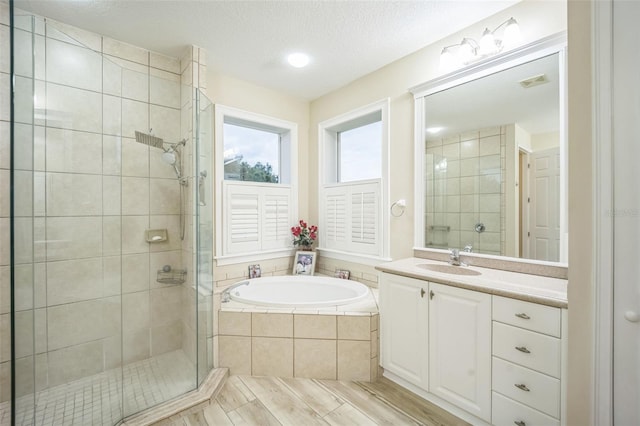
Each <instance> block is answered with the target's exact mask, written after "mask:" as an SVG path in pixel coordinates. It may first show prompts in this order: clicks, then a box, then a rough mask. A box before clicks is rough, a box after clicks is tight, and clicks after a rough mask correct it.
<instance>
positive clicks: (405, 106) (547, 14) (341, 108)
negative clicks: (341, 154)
mask: <svg viewBox="0 0 640 426" xmlns="http://www.w3.org/2000/svg"><path fill="white" fill-rule="evenodd" d="M511 16H513V17H515V18H516V19H517V20H518V22H519V23H520V25H521V28H522V36H523V43H527V42H530V41H534V40H536V39H539V38H541V37H544V36H547V35H551V34H555V33H558V32H560V31H564V30H565V29H566V8H565V4H564V2H547V1H545V2H540V1H524V2H521V3H519V4H517V5H515V6H513V7H511V8H509V9H507V10H505V11H502V12H500V13H498V14H496V15H494V16H492V17H491V18H489V19H487V20H485V21H482V22H480V23H477V24H475V25H472V26H470V27H468V28H466V29H465V30H463V31H461V32H458V33H455V34H454V35H452V36H450V37H447V38H446V39H443V40H441V41H440V42H437V43H435V44H433V45H430V46H427V47H425V48H424V49H422V50H420V51H418V52H416V53H413V54H411V55H409V56H406V57H405V58H402V59H400V60H398V61H396V62H393V63H391V64H389V65H387V66H385V67H383V68H381V69H380V70H378V71H375V72H373V73H371V74H369V75H367V76H365V77H363V78H361V79H359V80H356V81H354V82H353V83H351V84H349V85H348V86H345V87H343V88H341V89H338V90H336V91H334V92H332V93H329V94H327V95H325V96H323V97H321V98H318V99H316V100H314V101H313V102H312V103H311V116H310V126H311V127H310V128H311V133H310V135H309V152H310V153H311V157H312V158H314V159H315V156H316V155H315V154H316V153H317V152H318V136H317V132H316V131H314V129H317V125H318V123H320V122H322V121H324V120H327V119H329V118H331V117H334V116H337V115H339V114H342V113H345V112H348V111H350V110H352V109H355V108H358V107H361V106H363V105H367V104H369V103H372V102H375V101H378V100H380V99H385V98H390V100H391V118H390V121H391V123H390V128H391V143H390V145H391V149H390V151H391V156H390V162H391V170H393V173H392V176H391V182H390V188H391V194H390V198H389V200H390V201H394V200H397V199H400V198H404V199H406V200H407V207H408V208H407V210H406V213H405V214H404V215H403V216H401V217H399V218H392V220H391V257H392V258H394V259H399V258H402V257H408V256H411V255H412V253H413V251H412V249H413V235H414V229H413V222H414V215H413V207H414V203H415V200H414V195H413V182H414V172H413V161H414V160H413V158H414V155H413V146H414V134H413V133H414V132H413V123H414V120H413V110H414V108H413V96H412V95H411V94H410V93H409V92H408V91H407V89H408V88H409V87H412V86H415V85H418V84H420V83H423V82H425V81H427V80H430V79H433V78H435V77H438V75H439V74H440V72H439V56H440V51H441V50H442V47H443V46H446V45H449V44H454V43H459V42H460V40H461V39H462V38H463V37H464V36H472V37H477V36H478V35H479V34H482V31H483V30H484V28H485V27H490V28H494V27H496V26H497V25H499V24H500V23H501V22H503V21H505V20H506V19H508V18H509V17H511ZM309 172H310V173H309V212H310V220H311V221H312V222H317V220H318V217H317V211H318V202H317V195H318V189H317V188H318V181H317V176H318V164H317V161H311V162H310V164H309Z"/></svg>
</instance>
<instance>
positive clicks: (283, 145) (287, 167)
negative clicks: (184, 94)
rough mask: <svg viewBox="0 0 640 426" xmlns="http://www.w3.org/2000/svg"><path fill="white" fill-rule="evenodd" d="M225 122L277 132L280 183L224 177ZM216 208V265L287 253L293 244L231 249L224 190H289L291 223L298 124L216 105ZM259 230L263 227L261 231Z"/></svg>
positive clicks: (295, 201) (294, 204)
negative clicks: (241, 187) (241, 249)
mask: <svg viewBox="0 0 640 426" xmlns="http://www.w3.org/2000/svg"><path fill="white" fill-rule="evenodd" d="M225 122H227V123H231V124H235V125H241V126H245V127H251V128H254V129H258V130H264V131H270V132H274V133H278V134H280V137H281V140H280V164H279V176H278V177H279V179H278V180H279V183H264V182H262V183H261V182H244V181H227V182H226V183H225V180H224V124H225ZM214 146H215V149H214V151H215V179H216V181H215V191H214V192H215V194H214V196H215V201H216V203H215V204H216V206H215V211H216V226H215V234H216V235H215V239H216V255H215V256H214V259H215V260H216V262H217V264H218V265H219V266H222V265H231V264H237V263H244V262H252V261H258V260H267V259H275V258H278V257H286V256H290V255H291V254H292V252H293V247H292V246H291V247H289V246H288V247H282V248H268V249H262V248H261V247H257V248H256V250H253V251H251V250H250V251H248V252H243V253H230V252H229V242H228V239H227V228H226V227H227V225H226V221H227V220H228V214H227V213H228V212H227V207H228V206H227V202H226V200H225V197H226V191H228V188H231V187H238V186H246V187H255V188H257V190H258V191H259V193H260V196H262V195H264V194H266V193H267V192H268V191H269V188H274V187H275V188H277V189H278V190H279V191H281V190H282V189H284V188H288V189H289V191H290V196H289V197H290V198H289V199H290V210H289V223H290V224H293V223H294V222H296V221H297V218H298V125H297V124H296V123H293V122H290V121H286V120H281V119H278V118H274V117H269V116H266V115H262V114H257V113H254V112H250V111H245V110H241V109H238V108H233V107H228V106H224V105H220V104H217V105H215V126H214ZM261 232H262V231H261Z"/></svg>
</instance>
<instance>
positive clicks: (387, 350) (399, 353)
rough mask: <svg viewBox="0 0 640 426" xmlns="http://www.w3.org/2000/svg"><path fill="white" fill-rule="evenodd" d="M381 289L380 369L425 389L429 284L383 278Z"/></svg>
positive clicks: (420, 281)
mask: <svg viewBox="0 0 640 426" xmlns="http://www.w3.org/2000/svg"><path fill="white" fill-rule="evenodd" d="M383 275H384V285H382V286H380V317H381V318H383V317H386V318H387V320H386V321H384V322H383V323H382V324H381V329H380V334H381V336H382V337H381V338H382V339H383V340H384V343H383V344H382V346H381V365H382V366H383V367H384V368H385V369H388V370H389V371H393V373H394V374H396V375H397V376H398V377H401V378H402V379H404V380H406V381H407V382H409V383H411V384H413V385H416V386H418V387H419V388H422V389H426V388H427V387H428V379H429V376H428V367H429V365H428V353H427V350H428V346H427V345H428V336H429V334H428V333H429V326H428V321H429V313H428V312H429V298H428V296H427V294H428V285H429V283H428V282H426V281H422V280H415V279H412V278H405V277H400V276H397V275H390V274H383Z"/></svg>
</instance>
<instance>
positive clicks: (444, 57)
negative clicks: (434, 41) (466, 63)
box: [440, 47, 458, 72]
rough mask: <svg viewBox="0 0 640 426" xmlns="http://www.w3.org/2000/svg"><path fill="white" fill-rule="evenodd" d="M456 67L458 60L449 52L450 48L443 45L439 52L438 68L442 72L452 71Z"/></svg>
mask: <svg viewBox="0 0 640 426" xmlns="http://www.w3.org/2000/svg"><path fill="white" fill-rule="evenodd" d="M457 67H458V61H457V58H456V56H455V55H454V54H453V53H452V52H451V49H449V48H448V47H445V48H444V49H442V53H440V70H441V71H443V72H449V71H453V70H455V69H456V68H457Z"/></svg>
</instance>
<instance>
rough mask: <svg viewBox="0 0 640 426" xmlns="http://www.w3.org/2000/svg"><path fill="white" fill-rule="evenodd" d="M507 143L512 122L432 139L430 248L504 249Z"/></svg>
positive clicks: (429, 159)
mask: <svg viewBox="0 0 640 426" xmlns="http://www.w3.org/2000/svg"><path fill="white" fill-rule="evenodd" d="M506 144H507V140H506V126H500V127H492V128H487V129H480V130H477V131H472V132H465V133H462V134H457V135H453V136H448V137H446V138H434V139H429V140H427V152H426V155H427V176H426V185H425V200H426V206H425V207H426V217H425V220H426V222H425V223H426V229H425V242H426V245H427V246H428V247H437V248H444V249H446V248H463V247H464V246H465V245H467V244H470V245H472V246H473V251H474V252H480V253H486V254H497V255H499V254H501V253H504V249H505V219H504V217H505V216H504V214H503V212H504V211H505V198H504V193H505V181H504V177H505V174H506V173H505V170H506ZM478 223H482V224H484V226H485V231H484V232H482V233H478V232H476V231H475V227H476V224H478Z"/></svg>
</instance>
